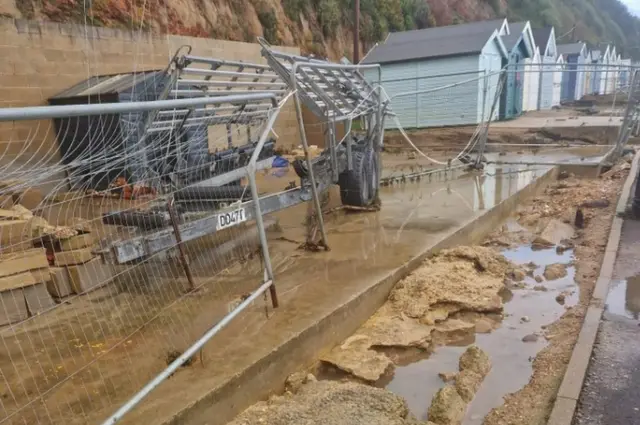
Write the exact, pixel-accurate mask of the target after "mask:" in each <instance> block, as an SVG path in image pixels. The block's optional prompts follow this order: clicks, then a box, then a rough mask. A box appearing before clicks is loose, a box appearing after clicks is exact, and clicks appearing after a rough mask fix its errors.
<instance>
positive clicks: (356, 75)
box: [258, 39, 391, 249]
mask: <svg viewBox="0 0 640 425" xmlns="http://www.w3.org/2000/svg"><path fill="white" fill-rule="evenodd" d="M258 41H259V42H260V44H261V45H262V54H263V56H264V57H265V58H266V59H267V62H268V63H269V65H270V66H271V68H272V69H273V70H274V72H276V73H277V74H278V75H279V76H280V77H281V78H282V79H283V80H284V81H287V82H288V84H289V88H290V89H291V90H292V91H293V96H294V100H295V105H296V114H297V119H298V126H299V129H300V135H301V141H302V147H303V149H304V153H305V162H306V169H307V172H308V186H309V187H310V189H311V194H312V199H313V204H314V209H315V212H316V220H317V223H318V226H319V229H320V234H321V241H320V244H321V245H323V246H324V248H325V249H329V246H328V241H327V234H326V230H325V227H324V219H323V216H322V207H321V204H320V196H319V193H320V192H321V190H319V189H323V188H328V187H329V186H330V184H331V183H334V184H335V183H337V182H338V177H339V175H340V173H341V172H343V171H344V170H351V169H352V168H353V157H352V151H353V140H352V139H351V138H350V137H345V140H342V141H340V142H338V141H337V140H336V124H338V123H348V124H349V126H350V124H351V122H352V121H353V120H354V119H358V118H363V120H364V122H365V127H366V132H367V134H366V143H367V145H368V146H369V147H370V148H372V149H373V150H374V151H375V152H376V154H377V155H378V158H379V153H380V151H381V150H382V143H383V137H384V119H385V116H386V115H387V114H390V113H391V112H390V111H389V110H388V107H387V102H384V101H383V100H382V99H383V96H382V87H381V85H380V81H381V68H380V66H379V65H349V64H334V63H330V62H328V61H324V60H318V59H314V58H306V57H303V56H299V55H293V54H288V53H283V52H279V51H277V50H274V49H273V48H272V47H271V46H270V45H269V44H268V43H267V42H266V41H265V40H264V39H259V40H258ZM366 69H375V70H377V71H378V84H377V87H374V86H372V85H371V84H370V83H369V82H368V81H367V80H366V79H365V78H364V76H363V75H362V73H361V71H363V70H366ZM302 104H304V105H305V106H306V107H307V108H309V110H311V111H312V112H313V113H314V114H315V115H316V116H317V117H319V118H320V119H321V120H323V121H324V122H325V123H327V124H328V126H329V131H328V133H327V136H326V138H325V152H324V156H325V158H327V159H328V161H329V164H330V168H331V173H330V174H331V175H330V179H331V182H328V181H326V180H325V181H320V182H318V181H317V178H316V172H315V171H314V162H313V161H312V160H311V157H310V155H309V145H308V142H307V138H306V134H305V129H304V118H303V114H302V106H301V105H302ZM349 130H350V129H349ZM377 164H378V170H377V175H378V176H380V175H381V170H382V168H381V167H382V164H381V161H380V160H379V159H378V160H377ZM378 178H379V177H378ZM377 185H379V181H378V182H377V183H376V186H377ZM308 242H311V243H315V241H308Z"/></svg>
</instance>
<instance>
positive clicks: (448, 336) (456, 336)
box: [431, 319, 476, 345]
mask: <svg viewBox="0 0 640 425" xmlns="http://www.w3.org/2000/svg"><path fill="white" fill-rule="evenodd" d="M475 333H476V326H475V325H474V324H473V323H469V322H465V321H464V320H458V319H449V320H446V321H444V322H442V323H438V324H437V325H436V326H435V329H434V331H433V333H432V334H431V337H432V339H433V342H434V343H435V344H437V345H443V344H449V343H451V342H454V341H461V340H466V339H469V338H474V336H475Z"/></svg>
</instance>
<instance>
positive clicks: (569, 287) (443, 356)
mask: <svg viewBox="0 0 640 425" xmlns="http://www.w3.org/2000/svg"><path fill="white" fill-rule="evenodd" d="M503 254H504V255H505V257H507V258H508V259H509V260H511V261H512V262H514V263H516V264H519V265H523V266H524V265H527V264H529V263H531V262H533V263H535V265H536V267H535V268H530V270H531V271H532V273H530V276H527V277H526V278H525V280H524V282H521V283H520V284H515V285H514V287H513V288H510V289H508V290H506V291H504V292H503V294H502V295H503V299H504V301H505V302H506V304H505V307H504V317H503V319H502V320H501V321H500V318H499V317H495V316H493V317H488V318H486V319H488V320H487V322H489V323H491V324H493V328H494V330H492V331H491V332H490V333H478V334H475V335H471V336H470V337H469V336H467V337H462V338H459V337H458V338H454V339H453V340H451V341H449V343H448V344H447V345H446V346H441V347H437V348H436V349H435V350H434V352H433V353H431V355H430V356H429V357H428V358H426V359H424V358H423V359H420V360H419V361H416V362H413V363H411V364H408V365H406V366H398V367H396V368H395V371H394V373H393V375H392V378H391V380H390V382H389V383H388V384H387V385H386V388H387V389H389V390H390V391H392V392H394V393H396V394H398V395H400V396H402V397H404V398H405V399H406V400H407V403H408V405H409V408H410V409H411V411H412V412H413V413H414V415H415V416H416V417H418V418H419V419H422V420H425V419H427V410H428V408H429V405H430V403H431V399H432V398H433V396H434V395H435V393H436V392H437V391H438V390H439V389H440V388H442V387H443V386H444V385H445V383H444V382H443V381H442V379H441V378H440V377H439V376H438V374H439V373H447V372H456V371H457V370H458V359H459V358H460V355H461V354H462V353H463V352H464V351H465V349H466V347H467V346H468V345H470V344H473V343H475V344H476V345H478V346H479V347H480V348H482V349H483V350H484V351H485V352H486V353H487V354H488V355H489V357H490V358H491V362H492V364H493V368H492V370H491V372H490V374H489V375H488V376H487V377H486V379H485V381H484V383H483V385H482V387H481V388H480V390H479V392H478V393H477V395H476V398H475V399H474V400H473V401H472V403H471V404H470V405H469V409H468V411H467V414H466V417H465V420H464V422H463V423H464V424H466V425H476V424H481V423H482V422H483V420H484V417H485V416H486V415H487V414H488V413H489V412H490V411H491V410H492V409H493V408H495V407H497V406H499V405H501V404H502V403H503V397H504V396H505V395H507V394H510V393H513V392H516V391H518V390H520V389H521V388H522V387H524V386H525V385H526V384H527V383H528V381H529V379H530V377H531V374H532V361H533V359H534V358H535V356H536V355H537V353H538V352H539V351H540V350H542V349H543V348H544V347H545V346H546V345H547V343H548V342H547V338H553V335H546V336H545V335H544V327H545V326H546V325H549V324H551V323H553V322H555V321H556V320H558V319H559V318H560V317H561V316H562V314H563V313H564V311H565V308H567V307H570V306H573V305H575V304H577V302H578V293H577V286H576V285H575V282H574V275H575V268H574V267H573V266H571V265H569V266H568V267H567V276H566V277H564V278H561V279H557V280H553V281H542V282H540V283H539V282H537V281H536V280H535V279H534V276H542V275H543V274H544V270H545V267H546V266H547V265H551V264H556V263H560V264H571V262H572V261H573V252H572V251H565V252H564V253H560V254H559V253H557V252H556V250H555V248H554V249H547V250H540V251H536V250H533V249H532V248H531V247H530V246H521V247H518V248H516V249H510V250H505V251H503ZM543 288H544V289H543ZM460 318H462V319H464V314H463V315H462V317H460ZM477 318H478V317H475V318H471V317H470V318H469V319H471V320H473V319H477ZM489 330H490V329H485V331H489ZM523 339H526V340H527V341H529V342H524V341H523Z"/></svg>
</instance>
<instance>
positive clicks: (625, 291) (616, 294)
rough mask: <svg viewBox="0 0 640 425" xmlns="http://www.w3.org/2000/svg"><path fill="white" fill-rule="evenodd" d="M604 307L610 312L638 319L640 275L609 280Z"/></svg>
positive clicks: (639, 316)
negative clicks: (609, 285) (609, 284)
mask: <svg viewBox="0 0 640 425" xmlns="http://www.w3.org/2000/svg"><path fill="white" fill-rule="evenodd" d="M605 308H606V311H607V312H608V313H610V314H615V315H617V316H623V317H626V318H627V319H631V320H640V275H636V276H633V277H630V278H627V279H621V280H614V281H613V282H611V289H610V290H609V294H608V295H607V302H606V305H605Z"/></svg>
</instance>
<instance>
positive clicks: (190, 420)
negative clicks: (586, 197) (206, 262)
mask: <svg viewBox="0 0 640 425" xmlns="http://www.w3.org/2000/svg"><path fill="white" fill-rule="evenodd" d="M557 173H558V170H557V168H553V169H550V170H549V171H548V172H546V173H545V174H544V175H542V176H541V177H540V178H538V179H536V180H535V181H533V182H532V183H530V184H529V185H528V186H526V187H525V188H523V189H522V190H520V191H519V192H517V193H516V194H514V195H512V196H510V197H509V198H507V199H506V200H504V201H502V202H500V203H499V204H497V205H496V206H495V207H493V208H492V209H490V210H488V211H486V212H485V213H484V214H482V215H479V216H476V217H475V218H473V219H470V220H469V221H468V222H466V223H464V224H463V225H462V226H461V227H458V228H457V229H456V230H454V231H452V232H451V233H449V234H448V235H445V236H444V237H443V238H442V239H441V240H440V241H439V242H438V243H436V244H435V245H434V246H432V247H431V248H430V249H427V250H426V251H425V252H423V253H421V254H420V255H418V256H416V257H414V258H413V259H411V260H410V261H409V262H407V263H405V264H404V265H403V266H402V267H400V268H398V269H396V270H394V271H393V272H391V273H390V274H389V275H387V276H386V277H385V278H383V279H381V280H379V281H377V282H372V284H371V286H370V287H369V288H367V289H366V290H365V291H364V292H361V293H359V294H354V296H353V298H351V299H350V300H349V301H348V302H346V303H344V304H343V305H341V306H337V308H336V309H335V310H334V311H333V312H331V313H330V314H328V315H327V316H325V317H324V318H323V319H322V320H320V321H319V322H317V323H316V324H315V325H313V326H311V327H308V328H307V329H305V330H304V331H302V332H299V333H297V334H295V335H292V336H291V337H290V338H289V339H288V340H287V341H286V342H285V343H283V344H282V345H280V346H278V347H274V350H273V351H272V352H271V353H270V354H269V355H267V356H265V357H263V358H262V359H260V360H259V361H258V362H256V363H254V364H252V365H251V366H249V367H248V368H246V369H245V370H243V371H241V372H239V373H238V374H236V375H235V377H234V378H233V379H232V380H230V381H227V382H226V383H225V384H224V385H222V386H220V387H218V388H215V389H212V390H211V392H210V393H209V394H207V395H206V396H205V397H203V398H201V399H200V400H197V401H195V402H194V403H193V404H192V405H191V406H190V407H189V408H187V409H185V410H183V411H182V412H180V413H179V414H178V415H176V416H175V417H173V418H172V419H171V420H169V421H167V422H165V424H166V425H187V424H188V425H205V424H206V425H223V424H225V423H227V422H228V421H230V420H231V419H233V418H234V417H235V416H236V415H237V414H238V413H240V412H241V411H242V410H244V409H245V408H247V407H248V406H250V405H251V404H253V403H255V402H257V401H258V400H263V399H266V398H267V397H268V396H269V395H271V394H273V393H276V392H281V391H283V390H284V387H283V385H284V380H285V378H286V377H287V376H289V375H290V374H292V373H294V372H296V371H299V370H300V369H301V368H304V367H307V366H311V365H312V364H313V363H315V361H316V359H317V358H318V356H319V355H320V354H322V353H323V352H326V351H328V350H330V349H332V348H333V347H334V346H335V345H336V344H338V343H340V342H341V341H343V340H344V339H346V338H348V337H349V336H351V335H352V334H353V333H354V332H355V331H356V330H357V329H358V328H359V327H360V326H361V325H362V324H363V323H364V322H365V321H366V320H367V319H369V317H371V315H373V314H374V313H375V312H376V310H378V309H379V308H380V306H382V304H384V302H385V301H386V300H387V298H388V296H389V293H390V292H391V289H392V288H393V286H394V285H395V284H396V283H397V282H398V281H400V280H401V279H403V278H404V277H406V276H408V275H409V274H410V273H411V272H413V271H414V270H416V269H417V268H418V267H419V266H420V265H421V264H422V262H423V261H424V260H425V259H426V258H427V257H428V256H429V255H431V254H432V253H433V252H434V251H436V250H439V249H444V248H449V247H453V246H456V245H464V244H475V243H479V242H480V241H482V240H483V239H484V238H485V237H486V236H487V235H488V234H489V233H490V232H491V231H492V230H493V229H495V228H496V227H497V226H498V225H500V224H501V223H502V222H503V221H504V220H506V219H507V218H508V217H509V216H510V215H511V214H512V213H513V212H514V211H515V208H516V207H517V205H518V204H520V203H522V202H525V201H526V200H527V199H529V198H531V197H533V196H535V195H536V194H537V193H539V192H540V191H541V190H543V189H544V188H545V187H546V186H547V185H548V184H549V183H551V182H552V181H554V180H555V179H556V178H557Z"/></svg>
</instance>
